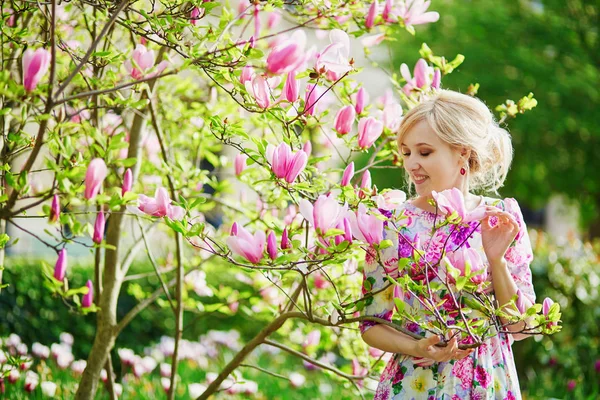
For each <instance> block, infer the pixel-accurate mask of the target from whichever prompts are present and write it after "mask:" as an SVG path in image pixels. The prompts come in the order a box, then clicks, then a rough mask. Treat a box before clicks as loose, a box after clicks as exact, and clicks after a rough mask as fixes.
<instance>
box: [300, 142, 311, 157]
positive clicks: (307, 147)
mask: <svg viewBox="0 0 600 400" xmlns="http://www.w3.org/2000/svg"><path fill="white" fill-rule="evenodd" d="M302 150H304V152H305V153H306V155H307V156H308V157H310V155H311V153H312V143H311V142H310V140H307V141H306V143H304V146H302Z"/></svg>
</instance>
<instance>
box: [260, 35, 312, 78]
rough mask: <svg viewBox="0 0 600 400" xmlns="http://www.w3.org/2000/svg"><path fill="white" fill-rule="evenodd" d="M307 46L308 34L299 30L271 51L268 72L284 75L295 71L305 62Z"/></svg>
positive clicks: (268, 59) (268, 58)
mask: <svg viewBox="0 0 600 400" xmlns="http://www.w3.org/2000/svg"><path fill="white" fill-rule="evenodd" d="M305 46H306V34H305V33H304V31H303V30H297V31H295V32H294V34H293V35H292V36H291V37H290V38H289V39H288V40H284V41H283V42H281V43H278V44H277V46H275V47H274V48H273V50H271V53H270V54H269V56H268V57H267V71H268V72H269V73H271V74H275V75H278V74H284V73H286V72H291V71H294V70H295V69H296V68H298V67H299V66H300V64H302V63H303V62H304V57H305V51H304V47H305Z"/></svg>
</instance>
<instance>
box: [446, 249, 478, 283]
mask: <svg viewBox="0 0 600 400" xmlns="http://www.w3.org/2000/svg"><path fill="white" fill-rule="evenodd" d="M447 261H449V262H450V264H451V265H452V266H453V267H454V268H456V269H458V270H459V271H460V276H466V275H467V272H468V275H472V274H475V275H473V276H471V278H470V280H471V282H473V283H475V284H480V283H482V282H484V281H485V280H486V279H487V276H488V273H487V266H486V265H485V264H484V262H483V259H482V258H481V256H480V255H479V252H478V251H477V250H475V249H473V248H466V247H464V246H463V247H461V248H459V249H458V250H456V251H454V252H451V253H448V256H447ZM451 281H453V279H451Z"/></svg>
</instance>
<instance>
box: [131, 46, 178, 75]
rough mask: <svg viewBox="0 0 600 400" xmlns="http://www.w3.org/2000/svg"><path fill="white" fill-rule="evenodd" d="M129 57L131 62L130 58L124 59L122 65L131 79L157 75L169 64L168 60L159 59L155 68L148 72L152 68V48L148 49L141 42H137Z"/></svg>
mask: <svg viewBox="0 0 600 400" xmlns="http://www.w3.org/2000/svg"><path fill="white" fill-rule="evenodd" d="M131 58H132V60H133V62H132V60H126V61H125V62H124V63H123V66H124V67H125V70H126V71H127V72H128V73H129V74H130V75H131V77H132V78H133V79H142V78H144V77H148V78H150V77H153V76H156V75H159V74H160V73H162V72H163V71H164V70H165V68H167V66H168V65H169V62H168V61H161V62H160V63H159V64H158V65H157V66H156V69H155V70H154V71H153V72H150V71H151V70H152V69H154V61H155V56H154V50H148V49H147V48H146V46H144V45H143V44H138V45H137V46H136V47H135V50H133V52H132V53H131Z"/></svg>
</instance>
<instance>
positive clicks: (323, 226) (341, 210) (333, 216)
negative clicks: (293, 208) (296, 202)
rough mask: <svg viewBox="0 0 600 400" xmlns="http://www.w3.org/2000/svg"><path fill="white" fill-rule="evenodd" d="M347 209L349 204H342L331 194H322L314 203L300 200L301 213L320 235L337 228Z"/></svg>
mask: <svg viewBox="0 0 600 400" xmlns="http://www.w3.org/2000/svg"><path fill="white" fill-rule="evenodd" d="M347 211H348V206H347V205H346V204H344V205H343V206H342V205H340V204H339V203H338V202H337V200H336V199H335V198H334V197H333V196H330V195H329V196H325V195H323V194H322V195H320V196H319V197H318V198H317V201H315V204H314V205H313V204H311V203H310V201H308V200H306V199H301V200H300V213H301V214H302V216H303V217H304V218H305V219H306V220H307V221H308V222H309V223H310V224H311V225H312V226H313V227H314V228H315V230H316V231H317V233H318V234H320V235H323V234H325V233H326V232H327V231H328V230H329V229H331V228H335V227H336V226H337V225H338V224H339V222H340V221H342V220H343V218H344V216H345V214H346V212H347Z"/></svg>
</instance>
